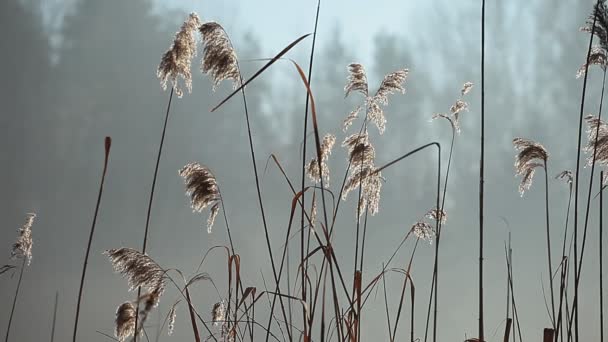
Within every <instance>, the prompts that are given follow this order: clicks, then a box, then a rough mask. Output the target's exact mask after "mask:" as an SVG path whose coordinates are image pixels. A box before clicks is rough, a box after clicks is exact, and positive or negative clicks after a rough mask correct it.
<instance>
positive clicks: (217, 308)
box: [211, 300, 226, 327]
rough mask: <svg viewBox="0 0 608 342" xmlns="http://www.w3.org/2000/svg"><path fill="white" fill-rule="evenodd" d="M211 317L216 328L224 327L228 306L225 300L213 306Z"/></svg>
mask: <svg viewBox="0 0 608 342" xmlns="http://www.w3.org/2000/svg"><path fill="white" fill-rule="evenodd" d="M211 317H212V322H213V325H214V326H216V327H217V326H219V325H224V323H225V321H226V304H224V301H223V300H222V301H221V302H217V303H215V304H214V305H213V309H212V310H211Z"/></svg>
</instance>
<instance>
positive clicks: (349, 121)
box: [342, 106, 361, 133]
mask: <svg viewBox="0 0 608 342" xmlns="http://www.w3.org/2000/svg"><path fill="white" fill-rule="evenodd" d="M359 112H361V106H357V108H355V109H354V110H353V111H351V112H350V113H349V114H348V116H347V117H346V119H344V121H343V122H342V131H343V132H345V133H346V131H347V130H348V128H349V127H350V126H352V124H353V122H355V120H357V118H358V117H359Z"/></svg>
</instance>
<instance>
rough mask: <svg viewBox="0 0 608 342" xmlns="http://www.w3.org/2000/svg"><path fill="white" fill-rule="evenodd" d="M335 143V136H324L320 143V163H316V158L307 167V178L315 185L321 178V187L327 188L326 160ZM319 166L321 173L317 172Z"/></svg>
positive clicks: (327, 169) (327, 172) (327, 171)
mask: <svg viewBox="0 0 608 342" xmlns="http://www.w3.org/2000/svg"><path fill="white" fill-rule="evenodd" d="M335 143H336V136H335V135H333V134H326V135H325V137H323V142H322V143H321V163H318V162H317V158H313V159H312V160H311V161H310V162H309V163H308V166H307V168H306V169H307V171H308V177H309V178H310V179H311V180H312V181H313V182H315V183H318V182H320V181H321V177H323V185H324V186H325V187H329V167H328V166H327V160H328V159H329V155H331V150H332V149H333V147H334V144H335ZM319 164H321V172H319Z"/></svg>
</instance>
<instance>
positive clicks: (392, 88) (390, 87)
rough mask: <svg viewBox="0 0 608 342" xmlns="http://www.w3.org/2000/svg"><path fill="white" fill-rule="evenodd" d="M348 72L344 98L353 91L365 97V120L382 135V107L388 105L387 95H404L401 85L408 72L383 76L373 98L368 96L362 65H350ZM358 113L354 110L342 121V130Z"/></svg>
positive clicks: (383, 127)
mask: <svg viewBox="0 0 608 342" xmlns="http://www.w3.org/2000/svg"><path fill="white" fill-rule="evenodd" d="M348 72H349V76H348V82H347V83H346V86H345V87H344V92H345V96H348V95H349V94H350V93H351V92H353V91H356V92H359V93H361V94H362V95H363V96H365V106H366V119H367V120H370V121H371V122H373V123H374V124H375V125H376V127H377V128H378V131H379V132H380V134H382V133H384V130H385V129H386V118H385V117H384V110H383V109H382V106H386V105H388V96H389V95H391V94H394V93H396V92H400V93H402V94H405V88H404V87H403V83H404V82H405V80H406V78H407V75H408V73H409V70H408V69H400V70H397V71H395V72H392V73H390V74H387V75H386V76H384V79H383V80H382V82H381V83H380V87H379V88H378V90H377V91H376V93H375V94H374V95H373V96H370V95H369V89H368V82H367V76H366V74H365V69H364V68H363V65H361V64H358V63H353V64H350V65H349V66H348ZM358 113H359V110H358V109H356V110H355V111H353V112H351V113H350V114H349V116H348V117H347V118H346V120H344V130H346V129H347V128H348V126H350V124H351V123H352V121H353V120H354V119H355V118H356V115H357V114H358Z"/></svg>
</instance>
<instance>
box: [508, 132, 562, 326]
mask: <svg viewBox="0 0 608 342" xmlns="http://www.w3.org/2000/svg"><path fill="white" fill-rule="evenodd" d="M513 145H514V147H515V149H516V150H517V151H518V154H517V155H516V157H515V170H516V174H517V175H521V176H522V180H521V183H520V185H519V193H520V194H521V196H523V195H524V192H525V191H526V190H527V189H529V188H530V186H531V185H532V179H533V177H534V171H535V170H536V168H538V167H541V168H543V169H544V171H545V223H546V236H547V264H548V273H547V274H548V276H549V286H550V295H551V311H550V314H551V324H552V326H553V330H555V329H556V314H555V295H554V292H553V289H554V287H553V263H552V261H551V233H550V223H549V172H548V170H547V160H548V159H549V153H548V152H547V150H546V149H545V148H544V146H543V145H541V144H539V143H537V142H534V141H532V140H528V139H522V138H515V139H513Z"/></svg>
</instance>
